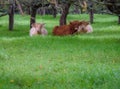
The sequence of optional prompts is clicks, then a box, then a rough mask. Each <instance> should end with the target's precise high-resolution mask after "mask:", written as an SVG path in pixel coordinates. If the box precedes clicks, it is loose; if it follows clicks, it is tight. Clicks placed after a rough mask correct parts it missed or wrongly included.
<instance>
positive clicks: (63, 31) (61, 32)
mask: <svg viewBox="0 0 120 89" xmlns="http://www.w3.org/2000/svg"><path fill="white" fill-rule="evenodd" d="M81 24H82V23H81V22H79V21H73V22H70V23H69V24H68V25H62V26H55V27H54V29H53V32H52V33H53V35H56V36H65V35H72V34H74V33H76V32H77V30H78V29H79V27H80V25H81Z"/></svg>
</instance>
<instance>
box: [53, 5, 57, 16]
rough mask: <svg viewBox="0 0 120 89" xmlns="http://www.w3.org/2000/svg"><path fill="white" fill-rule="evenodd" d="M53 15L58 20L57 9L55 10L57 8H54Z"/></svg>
mask: <svg viewBox="0 0 120 89" xmlns="http://www.w3.org/2000/svg"><path fill="white" fill-rule="evenodd" d="M52 10H53V12H52V14H53V17H54V18H56V15H57V9H56V8H55V6H52Z"/></svg>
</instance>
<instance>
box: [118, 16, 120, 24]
mask: <svg viewBox="0 0 120 89" xmlns="http://www.w3.org/2000/svg"><path fill="white" fill-rule="evenodd" d="M118 24H120V15H119V16H118Z"/></svg>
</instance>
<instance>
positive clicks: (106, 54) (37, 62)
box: [0, 15, 120, 89]
mask: <svg viewBox="0 0 120 89" xmlns="http://www.w3.org/2000/svg"><path fill="white" fill-rule="evenodd" d="M72 20H89V16H88V15H69V16H68V20H67V21H68V22H69V21H72ZM94 21H95V22H94V24H92V26H93V28H94V32H93V33H91V34H81V35H74V36H64V37H57V36H53V35H52V28H53V27H54V26H55V25H58V24H59V16H58V17H57V18H53V17H52V16H42V17H41V16H37V22H44V23H46V28H47V29H48V32H49V34H48V36H44V37H43V36H36V37H29V16H19V15H15V26H14V31H8V16H5V17H1V18H0V89H120V25H118V23H117V17H116V16H112V15H95V19H94Z"/></svg>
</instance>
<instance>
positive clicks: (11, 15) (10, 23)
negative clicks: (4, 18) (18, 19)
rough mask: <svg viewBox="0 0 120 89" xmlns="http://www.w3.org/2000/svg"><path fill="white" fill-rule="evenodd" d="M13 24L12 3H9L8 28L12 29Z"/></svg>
mask: <svg viewBox="0 0 120 89" xmlns="http://www.w3.org/2000/svg"><path fill="white" fill-rule="evenodd" d="M13 25H14V5H13V4H12V5H10V7H9V30H10V31H12V30H13Z"/></svg>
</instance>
